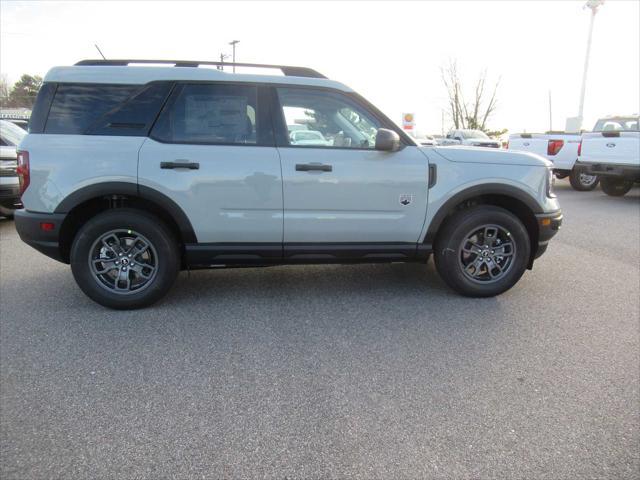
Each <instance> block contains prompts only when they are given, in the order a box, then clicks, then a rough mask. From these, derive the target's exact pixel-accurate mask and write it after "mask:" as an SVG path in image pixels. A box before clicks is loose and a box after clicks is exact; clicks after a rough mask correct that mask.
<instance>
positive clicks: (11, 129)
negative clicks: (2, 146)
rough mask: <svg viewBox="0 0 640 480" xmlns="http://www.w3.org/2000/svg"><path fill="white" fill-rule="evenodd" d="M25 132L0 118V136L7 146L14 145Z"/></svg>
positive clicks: (20, 139) (16, 144)
mask: <svg viewBox="0 0 640 480" xmlns="http://www.w3.org/2000/svg"><path fill="white" fill-rule="evenodd" d="M26 134H27V132H25V131H24V130H23V129H21V128H20V127H18V126H17V125H14V124H13V123H11V122H9V121H7V120H0V137H2V141H3V142H4V143H6V144H7V145H9V146H12V147H16V146H18V144H19V143H20V142H21V141H22V139H23V138H24V136H25V135H26Z"/></svg>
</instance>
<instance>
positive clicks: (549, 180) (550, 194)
mask: <svg viewBox="0 0 640 480" xmlns="http://www.w3.org/2000/svg"><path fill="white" fill-rule="evenodd" d="M554 180H555V177H554V175H553V170H552V169H550V168H547V197H549V198H556V194H555V193H553V181H554Z"/></svg>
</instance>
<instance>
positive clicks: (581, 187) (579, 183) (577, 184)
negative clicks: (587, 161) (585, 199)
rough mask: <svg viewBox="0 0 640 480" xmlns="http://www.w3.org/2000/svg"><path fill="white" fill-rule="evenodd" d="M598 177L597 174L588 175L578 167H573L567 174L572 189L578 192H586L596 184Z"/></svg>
mask: <svg viewBox="0 0 640 480" xmlns="http://www.w3.org/2000/svg"><path fill="white" fill-rule="evenodd" d="M599 180H600V179H599V178H598V176H597V175H589V174H588V173H585V172H584V171H583V170H582V169H580V168H574V169H573V170H571V173H570V174H569V183H570V184H571V186H572V187H573V189H574V190H577V191H579V192H588V191H590V190H593V189H594V188H596V187H597V186H598V182H599Z"/></svg>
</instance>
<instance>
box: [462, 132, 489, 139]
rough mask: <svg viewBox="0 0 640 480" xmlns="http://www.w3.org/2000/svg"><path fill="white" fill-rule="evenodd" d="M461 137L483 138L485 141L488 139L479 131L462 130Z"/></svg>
mask: <svg viewBox="0 0 640 480" xmlns="http://www.w3.org/2000/svg"><path fill="white" fill-rule="evenodd" d="M462 136H463V137H464V138H485V139H487V140H488V139H489V137H487V134H486V133H484V132H483V131H480V130H464V131H463V132H462Z"/></svg>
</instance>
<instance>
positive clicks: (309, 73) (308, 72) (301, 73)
mask: <svg viewBox="0 0 640 480" xmlns="http://www.w3.org/2000/svg"><path fill="white" fill-rule="evenodd" d="M132 63H141V64H146V63H150V64H167V65H173V66H174V67H199V66H200V65H216V66H225V67H234V66H235V67H251V68H273V69H277V70H280V71H281V72H282V73H283V74H284V75H285V76H287V77H310V78H327V77H325V76H324V75H322V74H321V73H319V72H316V71H315V70H314V69H312V68H306V67H291V66H287V65H266V64H261V63H232V62H210V61H199V60H131V59H118V60H80V61H79V62H78V63H76V65H78V66H85V67H86V66H105V67H126V66H128V65H129V64H132Z"/></svg>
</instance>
